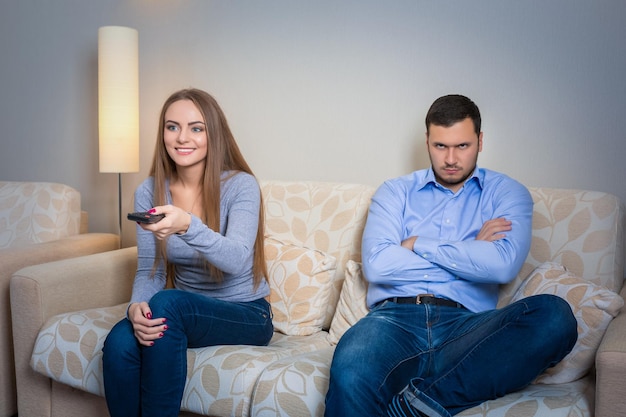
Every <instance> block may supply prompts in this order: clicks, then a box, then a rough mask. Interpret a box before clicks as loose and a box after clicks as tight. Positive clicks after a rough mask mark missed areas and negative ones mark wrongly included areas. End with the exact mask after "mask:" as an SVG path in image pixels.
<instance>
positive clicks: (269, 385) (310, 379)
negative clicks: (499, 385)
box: [251, 347, 595, 417]
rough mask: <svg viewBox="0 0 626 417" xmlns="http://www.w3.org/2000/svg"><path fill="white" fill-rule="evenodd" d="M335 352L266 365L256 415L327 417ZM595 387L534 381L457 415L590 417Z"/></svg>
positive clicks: (256, 396)
mask: <svg viewBox="0 0 626 417" xmlns="http://www.w3.org/2000/svg"><path fill="white" fill-rule="evenodd" d="M333 352H334V347H329V348H326V349H321V350H318V351H314V352H307V353H303V354H301V355H298V356H295V357H293V358H285V359H282V360H279V361H276V362H274V363H272V364H271V365H269V366H267V367H266V368H265V369H264V370H263V372H262V373H261V375H260V376H259V382H258V384H257V387H256V389H255V391H254V395H253V397H252V404H251V415H253V416H255V417H275V416H283V417H301V416H303V415H306V416H316V417H322V416H323V415H324V408H325V407H324V398H325V397H326V392H327V391H328V375H329V370H330V363H331V360H332V355H333ZM594 391H595V384H594V380H593V377H591V376H587V377H585V378H582V379H579V380H577V381H574V382H570V383H566V384H558V385H545V384H533V385H530V386H528V387H526V388H525V389H523V390H521V391H518V392H514V393H511V394H508V395H506V396H504V397H502V398H499V399H496V400H492V401H486V402H484V403H482V404H480V405H478V406H476V407H472V408H470V409H467V410H465V411H463V412H462V413H460V414H458V416H459V417H461V416H462V417H521V416H523V417H544V416H550V417H589V416H590V415H593V397H594ZM304 410H306V411H304Z"/></svg>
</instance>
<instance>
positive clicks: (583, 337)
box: [511, 262, 624, 384]
mask: <svg viewBox="0 0 626 417" xmlns="http://www.w3.org/2000/svg"><path fill="white" fill-rule="evenodd" d="M536 294H553V295H558V296H559V297H561V298H563V299H565V300H566V301H567V302H568V303H569V304H570V306H571V307H572V311H573V313H574V317H576V322H577V323H578V340H577V341H576V344H575V345H574V348H573V349H572V351H571V352H570V353H569V354H568V355H567V356H566V357H565V358H563V360H562V361H561V362H559V363H558V364H557V365H556V366H554V367H552V368H550V369H548V370H546V372H544V373H543V374H542V375H540V376H539V377H538V378H537V380H536V381H535V382H537V383H542V384H561V383H565V382H571V381H575V380H577V379H579V378H582V377H583V376H585V375H586V374H587V373H588V372H589V370H590V368H591V367H592V365H593V363H594V361H595V357H596V351H597V350H598V347H599V346H600V341H601V340H602V336H603V335H604V332H605V331H606V328H607V327H608V325H609V323H610V322H611V320H612V319H613V317H615V316H616V315H617V313H618V312H619V310H620V309H621V308H622V306H623V305H624V300H623V299H622V298H621V297H620V296H619V295H618V294H616V293H614V292H613V291H610V290H608V289H606V288H604V287H601V286H599V285H596V284H593V283H591V282H589V281H586V280H584V279H582V278H579V277H576V276H574V275H572V274H571V273H570V272H569V271H567V270H566V269H565V267H563V266H562V265H559V264H557V263H553V262H546V263H543V264H541V265H539V266H538V267H537V268H535V270H534V271H533V272H532V273H531V274H530V275H529V277H528V278H527V279H526V280H525V281H524V282H523V283H522V285H521V286H520V287H519V288H518V290H517V292H516V293H515V295H514V296H513V298H512V300H511V302H514V301H517V300H521V299H522V298H524V297H528V296H531V295H536Z"/></svg>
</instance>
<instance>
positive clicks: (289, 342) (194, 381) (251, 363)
mask: <svg viewBox="0 0 626 417" xmlns="http://www.w3.org/2000/svg"><path fill="white" fill-rule="evenodd" d="M126 307H127V304H126V303H124V304H120V305H118V306H114V307H106V308H97V309H90V310H82V311H76V312H73V313H65V314H60V315H57V316H54V317H51V318H50V319H49V320H48V321H47V322H46V323H45V324H44V325H43V327H42V329H41V330H40V332H39V334H38V336H37V340H36V342H35V348H34V351H33V355H32V358H31V367H32V368H33V369H34V370H35V371H37V372H39V373H41V374H43V375H45V376H47V377H49V378H52V379H53V380H55V381H59V382H62V383H64V384H66V385H69V386H71V387H74V388H77V389H80V390H83V391H87V392H90V393H92V394H96V395H99V396H103V395H104V386H103V382H102V346H103V345H104V340H105V339H106V336H107V334H108V333H109V331H110V329H111V328H112V327H113V325H114V324H115V323H117V322H118V321H119V320H121V319H122V318H123V317H124V314H125V312H126ZM327 335H328V334H327V333H326V332H318V333H315V334H313V335H310V336H286V335H283V334H281V333H274V337H273V338H272V340H271V342H270V344H269V346H241V345H233V346H211V347H207V348H199V349H188V351H187V383H186V386H185V392H184V396H183V400H182V407H183V409H184V410H186V411H192V412H194V413H198V414H204V415H215V416H218V415H219V416H226V415H243V416H246V415H247V410H248V409H249V402H250V398H251V396H252V393H253V390H254V388H255V386H256V383H257V379H258V377H259V375H260V373H261V372H262V371H263V370H264V369H265V367H267V366H268V365H269V364H271V363H273V362H275V361H277V360H281V359H284V358H289V357H292V356H297V355H300V354H302V353H305V352H312V351H316V350H319V349H324V348H327V347H329V346H330V345H329V343H328V341H327Z"/></svg>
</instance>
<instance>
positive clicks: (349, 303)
mask: <svg viewBox="0 0 626 417" xmlns="http://www.w3.org/2000/svg"><path fill="white" fill-rule="evenodd" d="M366 296H367V281H366V280H365V278H364V277H363V273H362V270H361V263H360V262H354V261H348V262H347V263H346V278H345V280H344V282H343V288H342V289H341V294H340V295H339V302H338V303H337V310H336V311H335V317H333V321H332V323H331V325H330V330H329V331H328V341H329V342H330V343H331V344H333V345H336V344H337V342H339V339H340V338H341V336H343V334H344V333H345V332H346V330H348V329H349V328H350V327H352V326H353V325H354V324H355V323H356V322H357V321H359V319H360V318H361V317H364V316H365V315H366V314H367V313H368V312H369V309H368V308H367V300H366Z"/></svg>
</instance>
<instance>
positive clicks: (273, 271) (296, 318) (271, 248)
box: [264, 237, 337, 336]
mask: <svg viewBox="0 0 626 417" xmlns="http://www.w3.org/2000/svg"><path fill="white" fill-rule="evenodd" d="M264 248H265V261H266V263H267V273H268V277H267V278H268V281H269V285H270V295H269V302H270V304H271V306H272V312H273V314H274V318H273V323H274V329H275V330H277V331H279V332H281V333H284V334H286V335H300V336H305V335H311V334H313V333H316V332H319V331H320V330H322V326H323V324H324V317H325V314H326V307H327V304H328V302H329V299H330V291H331V287H332V285H333V277H334V275H335V269H336V268H337V260H336V259H335V258H334V257H333V256H330V255H327V254H325V253H323V252H321V251H318V250H314V249H309V248H304V247H301V246H297V245H294V244H289V243H284V242H281V241H280V240H277V239H274V238H270V237H266V238H265V246H264Z"/></svg>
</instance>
